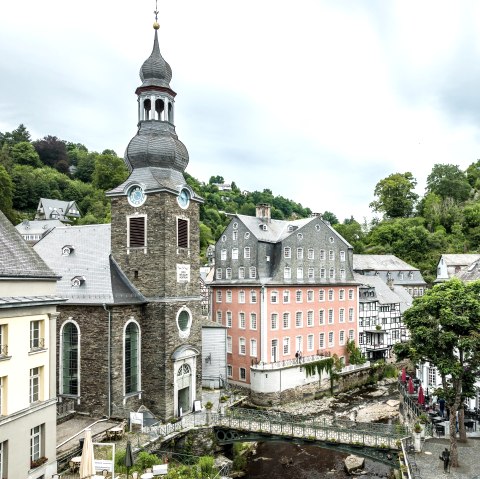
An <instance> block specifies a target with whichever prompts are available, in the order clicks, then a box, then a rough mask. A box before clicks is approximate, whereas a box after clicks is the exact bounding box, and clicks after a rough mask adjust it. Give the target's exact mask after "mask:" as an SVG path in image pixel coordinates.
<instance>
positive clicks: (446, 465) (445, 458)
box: [439, 448, 450, 473]
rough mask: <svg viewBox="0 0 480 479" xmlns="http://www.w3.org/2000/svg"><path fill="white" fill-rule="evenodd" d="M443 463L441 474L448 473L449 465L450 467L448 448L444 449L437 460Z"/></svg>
mask: <svg viewBox="0 0 480 479" xmlns="http://www.w3.org/2000/svg"><path fill="white" fill-rule="evenodd" d="M439 459H440V460H441V461H443V472H444V473H447V472H450V469H449V465H450V451H449V450H448V448H445V451H443V452H442V455H441V456H440V458H439Z"/></svg>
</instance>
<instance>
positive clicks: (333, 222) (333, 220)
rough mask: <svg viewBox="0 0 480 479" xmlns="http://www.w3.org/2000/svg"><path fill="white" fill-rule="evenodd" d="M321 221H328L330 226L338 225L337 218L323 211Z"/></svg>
mask: <svg viewBox="0 0 480 479" xmlns="http://www.w3.org/2000/svg"><path fill="white" fill-rule="evenodd" d="M322 219H323V220H325V221H328V222H329V223H330V224H331V225H332V226H333V225H336V224H337V223H339V221H338V218H337V217H336V216H335V215H334V214H333V213H332V212H331V211H325V213H323V215H322Z"/></svg>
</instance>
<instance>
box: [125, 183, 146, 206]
mask: <svg viewBox="0 0 480 479" xmlns="http://www.w3.org/2000/svg"><path fill="white" fill-rule="evenodd" d="M146 199H147V197H146V195H145V193H144V191H143V188H142V187H141V186H139V185H134V186H132V187H131V188H130V189H129V190H128V202H129V203H130V204H131V205H132V206H141V205H143V203H145V200H146Z"/></svg>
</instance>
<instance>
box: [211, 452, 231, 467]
mask: <svg viewBox="0 0 480 479" xmlns="http://www.w3.org/2000/svg"><path fill="white" fill-rule="evenodd" d="M227 464H230V465H232V464H233V461H232V460H231V459H228V457H225V456H222V454H219V455H218V456H215V467H216V468H217V469H221V468H222V467H223V466H226V465H227Z"/></svg>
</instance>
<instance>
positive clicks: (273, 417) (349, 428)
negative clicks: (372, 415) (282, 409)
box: [212, 409, 409, 449]
mask: <svg viewBox="0 0 480 479" xmlns="http://www.w3.org/2000/svg"><path fill="white" fill-rule="evenodd" d="M212 425H215V426H220V427H226V428H229V429H234V430H244V431H249V432H257V433H260V434H269V435H282V436H285V435H287V436H292V437H299V438H304V439H311V440H320V441H325V442H332V443H345V444H358V445H364V446H369V447H381V448H385V449H397V448H398V447H399V443H398V441H399V440H400V439H401V438H403V437H405V436H406V435H408V434H409V429H408V426H404V425H401V424H376V423H359V422H354V421H347V420H335V419H331V418H297V417H294V416H291V415H288V414H285V413H273V414H272V413H266V412H262V411H255V410H239V409H236V410H231V411H229V412H228V413H227V414H224V415H222V414H213V415H212Z"/></svg>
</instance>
